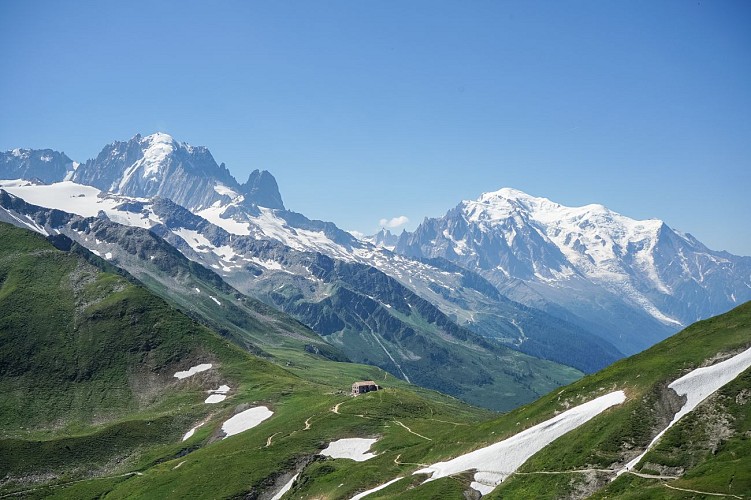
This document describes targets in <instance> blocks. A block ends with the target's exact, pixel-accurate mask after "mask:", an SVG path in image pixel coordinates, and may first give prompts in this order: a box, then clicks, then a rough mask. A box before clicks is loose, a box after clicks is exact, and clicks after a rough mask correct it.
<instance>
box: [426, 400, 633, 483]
mask: <svg viewBox="0 0 751 500" xmlns="http://www.w3.org/2000/svg"><path fill="white" fill-rule="evenodd" d="M625 400H626V395H625V393H624V392H623V391H615V392H611V393H609V394H606V395H604V396H600V397H599V398H596V399H593V400H592V401H589V402H587V403H584V404H581V405H579V406H575V407H574V408H571V409H569V410H566V411H565V412H563V413H561V414H559V415H556V416H555V417H553V418H551V419H549V420H546V421H544V422H542V423H540V424H537V425H535V426H534V427H530V428H529V429H527V430H525V431H522V432H520V433H519V434H516V435H515V436H512V437H510V438H508V439H505V440H503V441H500V442H498V443H495V444H491V445H490V446H486V447H485V448H480V449H479V450H475V451H472V452H470V453H467V454H465V455H461V456H459V457H456V458H454V459H452V460H449V461H447V462H438V463H436V464H433V465H431V466H428V467H426V468H424V469H420V470H418V471H416V472H414V474H430V475H431V476H430V477H429V478H428V479H427V481H433V480H435V479H439V478H442V477H446V476H450V475H453V474H458V473H461V472H465V471H469V470H473V469H474V470H476V471H477V472H476V473H475V477H474V479H475V480H474V482H472V484H471V485H470V486H471V487H472V488H474V489H476V490H477V491H479V492H480V493H482V494H483V495H487V494H488V493H490V492H491V491H493V489H495V487H496V486H498V485H499V484H500V483H501V482H502V481H503V480H505V479H506V478H507V477H509V476H510V475H511V474H512V473H513V472H514V471H515V470H516V469H518V468H519V467H520V466H521V465H522V464H523V463H524V462H526V461H527V459H529V457H531V456H532V455H534V454H535V453H537V452H538V451H540V450H541V449H543V448H544V447H545V446H547V445H549V444H550V443H552V442H553V441H554V440H555V439H557V438H559V437H561V436H563V435H564V434H566V433H567V432H569V431H572V430H574V429H576V428H577V427H579V426H580V425H582V424H584V423H586V422H587V421H589V420H591V419H592V418H594V417H596V416H597V415H599V414H600V413H602V412H603V411H605V410H606V409H608V408H610V407H611V406H615V405H619V404H621V403H623V402H624V401H625ZM427 481H426V482H427Z"/></svg>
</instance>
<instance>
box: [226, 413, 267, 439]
mask: <svg viewBox="0 0 751 500" xmlns="http://www.w3.org/2000/svg"><path fill="white" fill-rule="evenodd" d="M273 414H274V412H273V411H271V410H269V409H268V408H266V407H265V406H256V407H253V408H250V409H248V410H245V411H241V412H240V413H238V414H237V415H235V416H233V417H231V418H230V419H228V420H226V421H225V422H224V423H223V424H222V431H223V432H224V434H225V436H224V437H230V436H234V435H235V434H239V433H241V432H243V431H247V430H248V429H252V428H253V427H255V426H257V425H258V424H260V423H261V422H263V421H264V420H266V419H267V418H269V417H271V415H273Z"/></svg>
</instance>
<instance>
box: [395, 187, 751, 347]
mask: <svg viewBox="0 0 751 500" xmlns="http://www.w3.org/2000/svg"><path fill="white" fill-rule="evenodd" d="M394 251H395V252H397V253H400V254H403V255H406V256H409V257H414V258H443V259H446V260H449V261H451V262H454V263H456V264H458V265H460V266H462V267H464V268H466V269H470V270H472V271H475V272H477V273H479V274H480V275H482V276H483V277H485V278H486V279H488V281H490V282H491V283H493V285H495V286H496V287H497V288H498V289H499V290H500V291H501V292H502V293H503V294H504V295H506V296H508V297H509V298H512V299H514V300H518V301H519V302H522V303H525V304H528V305H531V306H534V307H538V308H540V309H543V310H547V311H548V312H551V313H552V314H560V315H561V316H563V317H565V318H567V319H569V320H571V321H573V322H575V323H577V324H581V325H584V326H586V327H588V328H589V329H590V330H591V331H594V332H602V334H603V335H605V336H606V338H608V339H610V340H611V341H612V342H613V343H614V344H615V345H616V346H617V347H618V348H620V349H621V350H622V351H623V352H629V353H630V352H634V351H637V350H641V349H643V348H645V347H647V345H646V344H645V342H646V343H650V342H654V341H655V340H657V339H659V337H660V336H664V335H666V334H667V333H669V332H671V331H674V330H675V329H677V328H679V327H682V326H686V325H688V324H691V323H693V322H695V321H697V320H700V319H702V318H707V317H709V316H712V315H714V314H718V313H720V312H724V311H726V310H729V309H730V308H732V307H734V306H736V305H738V304H741V303H743V302H745V301H747V300H749V299H751V257H739V256H735V255H732V254H730V253H727V252H716V251H712V250H710V249H708V248H707V247H706V246H704V245H703V244H702V243H701V242H699V241H698V240H697V239H696V238H694V237H693V236H691V235H690V234H683V233H680V232H678V231H675V230H673V229H671V228H670V227H669V226H668V225H667V224H665V223H664V222H662V221H660V220H657V219H650V220H644V221H638V220H634V219H630V218H628V217H625V216H623V215H620V214H618V213H615V212H613V211H611V210H608V209H607V208H605V207H604V206H602V205H587V206H583V207H566V206H563V205H559V204H558V203H555V202H552V201H550V200H548V199H545V198H537V197H533V196H530V195H528V194H525V193H523V192H521V191H517V190H514V189H508V188H505V189H501V190H499V191H496V192H492V193H485V194H483V195H482V196H481V197H480V198H479V199H478V200H475V201H463V202H461V203H460V204H459V205H457V206H456V207H455V208H454V209H452V210H449V211H448V212H447V213H446V215H445V216H443V217H440V218H435V219H426V220H425V221H424V222H423V223H422V224H420V226H419V227H418V228H417V229H416V230H415V231H414V232H412V233H403V234H402V235H401V236H400V237H399V240H398V242H397V244H396V245H395V248H394ZM561 308H564V309H565V311H566V313H562V312H561V311H560V310H561ZM645 334H646V335H645Z"/></svg>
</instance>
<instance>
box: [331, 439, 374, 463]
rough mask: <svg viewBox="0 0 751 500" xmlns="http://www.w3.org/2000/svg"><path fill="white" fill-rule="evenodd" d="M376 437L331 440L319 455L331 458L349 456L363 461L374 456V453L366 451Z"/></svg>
mask: <svg viewBox="0 0 751 500" xmlns="http://www.w3.org/2000/svg"><path fill="white" fill-rule="evenodd" d="M376 441H378V439H365V438H345V439H339V440H337V441H332V442H330V443H329V445H328V446H327V447H326V448H325V449H323V450H322V451H321V453H320V454H321V455H325V456H327V457H331V458H349V459H350V460H354V461H356V462H364V461H366V460H370V459H371V458H375V454H374V453H368V450H369V449H370V447H371V446H373V445H374V444H375V442H376Z"/></svg>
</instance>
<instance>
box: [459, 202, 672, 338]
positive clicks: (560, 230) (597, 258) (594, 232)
mask: <svg viewBox="0 0 751 500" xmlns="http://www.w3.org/2000/svg"><path fill="white" fill-rule="evenodd" d="M460 207H461V210H462V213H463V217H464V219H465V220H466V221H467V222H468V223H470V224H476V225H477V226H478V227H479V229H480V230H481V231H482V232H490V231H502V232H504V234H505V236H506V240H507V242H508V244H509V246H511V244H512V243H513V240H514V238H515V237H516V236H517V235H516V232H515V231H516V228H518V227H523V226H529V227H531V228H532V229H534V230H535V231H536V232H537V233H538V234H539V235H540V236H541V237H542V239H543V240H544V241H545V242H546V243H548V244H551V245H554V246H555V247H557V248H558V250H560V252H561V253H562V254H563V255H564V257H565V258H566V260H567V261H568V262H569V263H570V264H571V266H570V268H571V269H572V270H575V271H576V272H578V273H581V274H582V275H584V276H586V277H588V278H589V279H591V280H592V281H594V282H595V283H599V284H602V285H604V286H605V287H606V288H608V289H610V290H612V291H614V292H616V293H619V294H623V295H625V296H626V297H628V298H629V299H630V300H631V301H632V302H633V303H634V304H635V305H638V306H639V307H641V308H642V309H644V310H645V311H647V312H648V313H649V314H651V315H652V316H653V317H655V318H656V319H658V320H659V321H662V322H663V323H669V324H673V325H679V326H680V322H679V321H677V320H675V319H673V318H671V317H669V316H667V315H666V314H664V313H663V312H662V311H660V310H659V308H658V307H657V306H656V305H655V304H653V303H652V302H651V301H650V300H649V299H648V298H647V297H646V296H645V295H644V293H642V292H640V291H639V286H637V283H635V282H634V279H636V280H637V281H643V282H646V283H648V284H649V288H650V289H656V290H658V291H660V292H661V293H664V294H668V295H670V294H672V290H671V289H670V287H669V286H668V285H666V284H665V283H664V282H663V281H662V279H661V278H660V275H659V272H658V269H657V266H656V264H655V260H654V248H655V245H656V244H657V242H658V237H659V233H660V231H661V229H662V228H663V226H664V223H663V222H662V221H661V220H657V219H648V220H635V219H631V218H629V217H626V216H623V215H621V214H619V213H617V212H613V211H612V210H609V209H608V208H606V207H604V206H603V205H600V204H590V205H584V206H581V207H567V206H564V205H561V204H559V203H555V202H553V201H550V200H549V199H547V198H540V197H535V196H531V195H529V194H527V193H524V192H522V191H519V190H516V189H512V188H503V189H500V190H498V191H494V192H491V193H484V194H482V195H481V196H480V198H479V199H477V200H466V201H463V202H462V203H461V204H460ZM450 241H451V243H452V245H453V248H454V251H455V252H456V253H457V254H459V255H462V254H463V253H464V252H465V249H464V248H463V245H462V244H461V243H459V242H456V241H453V240H450ZM462 243H463V242H462ZM627 255H628V256H629V258H628V259H626V258H625V257H626V256H627ZM566 274H569V275H570V274H573V272H572V273H566ZM539 279H541V280H542V281H546V278H545V277H543V276H539Z"/></svg>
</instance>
